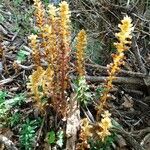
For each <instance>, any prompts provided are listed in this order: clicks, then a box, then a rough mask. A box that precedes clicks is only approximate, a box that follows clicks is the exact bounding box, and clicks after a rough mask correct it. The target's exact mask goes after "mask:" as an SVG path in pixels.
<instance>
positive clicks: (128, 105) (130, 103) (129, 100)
mask: <svg viewBox="0 0 150 150" xmlns="http://www.w3.org/2000/svg"><path fill="white" fill-rule="evenodd" d="M123 100H124V103H123V104H122V106H123V107H125V108H132V107H133V100H132V97H131V96H129V95H125V96H124V97H123Z"/></svg>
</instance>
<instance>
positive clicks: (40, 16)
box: [34, 0, 45, 29]
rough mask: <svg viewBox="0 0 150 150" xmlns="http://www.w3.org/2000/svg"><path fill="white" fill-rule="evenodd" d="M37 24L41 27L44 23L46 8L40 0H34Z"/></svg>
mask: <svg viewBox="0 0 150 150" xmlns="http://www.w3.org/2000/svg"><path fill="white" fill-rule="evenodd" d="M34 7H35V9H36V10H35V16H36V25H37V26H38V27H39V28H40V29H41V28H42V26H43V25H44V22H45V21H44V16H45V10H44V7H43V5H42V2H41V1H40V0H34Z"/></svg>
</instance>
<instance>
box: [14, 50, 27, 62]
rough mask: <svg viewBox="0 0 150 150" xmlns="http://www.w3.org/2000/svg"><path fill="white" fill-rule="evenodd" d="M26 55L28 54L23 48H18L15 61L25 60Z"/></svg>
mask: <svg viewBox="0 0 150 150" xmlns="http://www.w3.org/2000/svg"><path fill="white" fill-rule="evenodd" d="M27 55H29V52H27V51H25V50H20V51H19V52H18V53H17V61H18V62H20V63H21V62H23V61H25V60H26V57H27Z"/></svg>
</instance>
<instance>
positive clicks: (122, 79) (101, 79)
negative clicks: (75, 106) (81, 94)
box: [71, 76, 145, 86]
mask: <svg viewBox="0 0 150 150" xmlns="http://www.w3.org/2000/svg"><path fill="white" fill-rule="evenodd" d="M85 78H86V80H87V81H90V82H105V81H106V80H107V77H98V76H86V77H85ZM71 79H76V76H71ZM113 83H118V84H133V85H138V86H143V85H145V83H144V81H143V79H141V78H132V77H115V79H114V81H113Z"/></svg>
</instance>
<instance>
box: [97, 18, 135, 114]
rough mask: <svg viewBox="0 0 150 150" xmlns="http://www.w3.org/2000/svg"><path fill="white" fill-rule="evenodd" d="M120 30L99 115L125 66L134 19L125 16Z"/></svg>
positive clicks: (101, 99)
mask: <svg viewBox="0 0 150 150" xmlns="http://www.w3.org/2000/svg"><path fill="white" fill-rule="evenodd" d="M118 27H119V28H120V32H119V33H116V37H117V38H118V42H117V43H114V45H115V46H116V49H117V53H116V54H114V55H112V57H113V63H111V64H110V65H108V74H109V76H108V78H107V80H106V83H105V85H104V92H103V93H102V96H101V97H100V102H99V106H98V113H97V115H99V113H100V112H101V111H102V110H103V109H104V107H105V106H106V101H107V99H108V96H109V92H110V90H111V89H112V87H113V84H112V82H113V80H115V77H116V75H117V73H118V72H119V70H120V69H121V66H122V65H124V63H125V62H124V59H125V56H124V52H125V51H127V50H128V49H129V46H127V45H130V44H131V38H132V36H131V34H132V31H133V24H132V19H131V18H130V17H128V16H125V17H124V18H123V20H122V21H121V24H119V25H118Z"/></svg>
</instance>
